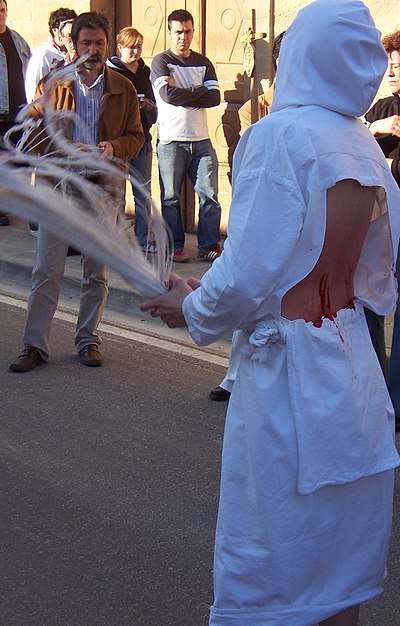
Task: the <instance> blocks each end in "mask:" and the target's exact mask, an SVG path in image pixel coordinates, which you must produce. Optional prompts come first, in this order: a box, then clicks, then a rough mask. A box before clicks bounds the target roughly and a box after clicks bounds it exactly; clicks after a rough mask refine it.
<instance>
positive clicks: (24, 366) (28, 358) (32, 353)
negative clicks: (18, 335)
mask: <svg viewBox="0 0 400 626" xmlns="http://www.w3.org/2000/svg"><path fill="white" fill-rule="evenodd" d="M45 362H46V361H45V360H44V359H43V358H42V357H41V356H40V354H39V352H38V351H37V350H36V348H31V347H30V346H25V347H24V349H23V350H22V352H21V354H20V355H19V357H18V358H17V359H16V360H15V361H13V362H12V363H10V370H11V371H12V372H29V371H30V370H33V368H34V367H37V365H42V363H45Z"/></svg>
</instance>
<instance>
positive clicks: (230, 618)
mask: <svg viewBox="0 0 400 626" xmlns="http://www.w3.org/2000/svg"><path fill="white" fill-rule="evenodd" d="M382 592H383V587H382V586H381V585H378V586H376V587H374V588H373V589H370V590H369V591H364V592H363V593H358V594H356V595H354V596H351V597H349V598H346V600H342V601H341V602H332V603H331V604H326V605H325V604H324V605H314V606H308V605H307V606H299V605H297V606H284V607H282V606H275V607H274V608H270V609H259V610H256V609H253V610H239V609H216V608H214V607H211V610H210V621H209V626H232V625H233V624H237V626H314V625H315V624H318V622H320V621H321V620H325V619H328V617H332V616H333V615H336V614H337V613H340V612H341V611H344V610H345V609H348V608H350V607H351V606H355V605H358V604H362V603H364V602H367V601H368V600H372V599H373V598H375V597H376V596H378V595H380V594H381V593H382Z"/></svg>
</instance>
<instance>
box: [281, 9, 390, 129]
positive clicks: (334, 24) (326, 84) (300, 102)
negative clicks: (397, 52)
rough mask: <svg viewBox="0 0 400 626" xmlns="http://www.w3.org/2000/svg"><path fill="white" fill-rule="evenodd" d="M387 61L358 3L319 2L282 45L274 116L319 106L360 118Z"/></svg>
mask: <svg viewBox="0 0 400 626" xmlns="http://www.w3.org/2000/svg"><path fill="white" fill-rule="evenodd" d="M386 67H387V55H386V52H385V51H384V49H383V46H382V44H381V41H380V32H379V31H378V29H377V28H376V27H375V25H374V22H373V20H372V18H371V15H370V12H369V9H368V8H367V7H366V6H365V4H364V3H363V2H360V1H359V0H316V1H315V2H312V3H311V4H309V5H307V6H306V7H304V8H303V9H302V10H301V11H299V13H298V14H297V16H296V18H295V19H294V21H293V23H292V24H291V26H290V27H289V28H288V30H287V32H286V35H285V37H284V38H283V41H282V46H281V50H280V55H279V66H278V72H277V78H276V88H275V94H274V101H273V105H272V112H274V111H280V110H282V109H284V108H287V107H298V106H304V105H316V106H320V107H323V108H326V109H329V110H331V111H336V112H338V113H343V114H345V115H351V116H354V117H359V116H360V115H363V114H364V113H365V112H366V111H367V109H369V107H370V106H371V104H372V101H373V99H374V97H375V95H376V92H377V90H378V88H379V85H380V83H381V80H382V78H383V75H384V73H385V70H386Z"/></svg>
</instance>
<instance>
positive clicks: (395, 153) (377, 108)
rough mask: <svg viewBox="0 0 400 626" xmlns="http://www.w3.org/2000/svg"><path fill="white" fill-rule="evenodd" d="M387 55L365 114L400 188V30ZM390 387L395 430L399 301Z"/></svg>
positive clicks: (379, 327)
mask: <svg viewBox="0 0 400 626" xmlns="http://www.w3.org/2000/svg"><path fill="white" fill-rule="evenodd" d="M382 44H383V47H384V48H385V50H386V52H387V55H388V71H387V74H386V79H387V84H388V87H389V89H390V91H391V92H392V95H391V96H389V97H388V98H382V99H381V100H378V102H376V103H375V104H374V106H373V107H372V108H371V109H370V110H369V111H368V113H367V114H366V115H365V120H366V124H367V126H369V129H370V131H371V132H372V134H373V135H374V136H375V137H376V140H377V141H378V143H379V145H380V147H381V149H382V151H383V153H384V155H385V156H386V160H387V162H388V165H389V167H390V169H391V172H392V174H393V177H394V179H395V181H396V182H397V184H398V185H399V187H400V30H399V31H395V32H394V33H392V34H391V35H387V36H386V37H384V39H383V40H382ZM399 272H400V255H399V257H398V259H397V275H398V276H400V273H399ZM366 317H367V321H368V325H369V328H370V332H371V338H372V341H373V343H374V346H375V349H376V351H377V354H378V358H379V360H380V363H381V365H382V369H383V370H384V372H385V373H386V369H387V366H386V365H387V364H386V352H385V336H384V317H383V316H381V315H377V314H376V313H373V312H372V311H370V310H368V309H366ZM388 387H389V392H390V396H391V398H392V402H393V405H394V410H395V413H396V430H399V428H400V301H399V302H398V304H397V308H396V312H395V316H394V327H393V338H392V349H391V356H390V366H389V376H388Z"/></svg>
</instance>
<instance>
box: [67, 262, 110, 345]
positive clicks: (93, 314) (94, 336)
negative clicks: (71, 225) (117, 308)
mask: <svg viewBox="0 0 400 626" xmlns="http://www.w3.org/2000/svg"><path fill="white" fill-rule="evenodd" d="M82 260H83V278H82V285H81V300H80V306H79V315H78V320H77V323H76V334H75V345H76V348H77V350H78V352H79V351H80V350H82V348H84V347H85V346H87V345H89V344H96V345H97V346H99V345H100V344H101V339H100V337H99V335H98V333H97V328H98V326H99V324H100V322H101V317H102V314H103V311H104V307H105V305H106V302H107V296H108V268H107V267H106V266H105V265H104V264H103V263H100V262H99V261H95V260H94V259H90V258H88V257H87V256H86V255H84V254H83V255H82Z"/></svg>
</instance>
